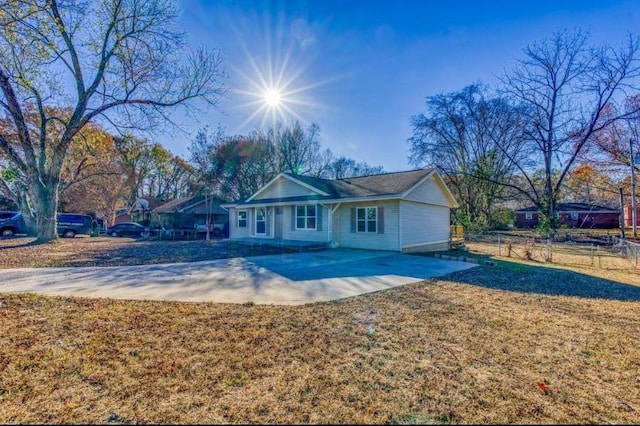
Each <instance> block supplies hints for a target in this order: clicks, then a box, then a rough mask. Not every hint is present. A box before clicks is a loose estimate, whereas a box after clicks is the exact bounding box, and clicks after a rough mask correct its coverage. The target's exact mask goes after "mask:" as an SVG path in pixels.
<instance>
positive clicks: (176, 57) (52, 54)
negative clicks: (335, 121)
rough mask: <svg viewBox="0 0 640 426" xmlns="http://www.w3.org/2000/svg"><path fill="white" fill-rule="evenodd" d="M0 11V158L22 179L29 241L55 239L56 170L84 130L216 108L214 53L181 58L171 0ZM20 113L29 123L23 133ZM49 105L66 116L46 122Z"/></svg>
mask: <svg viewBox="0 0 640 426" xmlns="http://www.w3.org/2000/svg"><path fill="white" fill-rule="evenodd" d="M0 11H1V13H0V108H1V109H2V112H3V115H4V116H5V118H7V119H9V120H10V122H11V123H12V124H13V129H12V132H13V133H14V134H15V135H16V137H17V140H18V144H17V145H15V144H11V143H10V142H9V140H10V136H9V135H7V134H5V133H2V134H0V151H1V152H2V153H3V155H4V157H3V158H6V159H7V161H8V162H10V164H11V166H12V167H14V168H15V169H16V170H17V171H18V172H19V173H21V174H22V175H23V176H24V178H25V182H26V191H27V197H26V199H27V201H28V202H27V207H28V208H29V209H30V210H32V211H33V212H34V213H35V215H34V216H35V218H36V234H37V238H38V241H41V242H44V241H50V240H54V239H56V238H57V235H56V208H57V204H58V187H59V184H60V172H61V169H62V166H63V163H64V160H65V157H66V154H67V151H68V149H69V145H70V144H71V143H72V141H73V137H74V135H76V134H77V133H78V132H79V131H80V130H81V129H82V128H83V127H84V126H85V125H86V124H87V123H89V122H90V121H92V120H96V119H104V120H106V121H108V122H109V123H111V124H112V125H114V126H116V127H123V126H125V127H135V128H148V127H149V126H152V125H155V124H157V123H158V122H159V121H158V119H161V120H169V116H168V113H169V112H170V111H172V110H173V107H178V106H185V107H189V106H191V107H193V106H195V104H194V103H193V102H192V101H197V100H199V101H202V102H204V103H205V104H209V105H217V104H218V102H219V99H220V96H221V95H222V94H223V92H224V85H223V84H221V79H222V78H223V77H224V73H223V71H222V69H221V59H220V55H219V53H218V52H217V51H204V50H199V51H197V52H194V53H191V54H188V55H186V56H183V55H182V53H183V52H184V51H185V42H184V40H185V38H184V35H183V34H182V33H181V32H179V31H177V30H176V29H175V24H176V22H177V16H178V14H177V9H176V7H175V5H174V2H173V1H170V0H104V1H100V2H86V1H81V0H67V1H64V2H62V1H60V0H47V1H38V0H0ZM29 105H33V106H34V107H35V109H36V111H37V112H38V115H39V120H38V122H37V124H36V125H35V126H32V127H30V125H29V123H28V122H27V121H26V120H25V114H24V109H25V108H26V107H27V106H29ZM51 106H58V107H60V106H63V107H67V106H71V109H72V114H71V115H70V116H69V117H60V116H57V115H55V114H50V113H49V112H48V111H50V109H49V108H48V107H51ZM53 125H55V126H56V127H62V131H61V132H60V135H59V136H51V134H50V132H49V129H50V127H51V126H53ZM34 132H35V135H36V136H32V134H33V133H34Z"/></svg>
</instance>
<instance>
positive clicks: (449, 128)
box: [409, 84, 527, 228]
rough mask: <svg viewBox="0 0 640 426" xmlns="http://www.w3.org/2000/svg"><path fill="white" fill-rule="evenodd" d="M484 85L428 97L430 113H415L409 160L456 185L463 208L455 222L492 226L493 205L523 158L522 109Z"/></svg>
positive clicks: (524, 156) (454, 188) (455, 191)
mask: <svg viewBox="0 0 640 426" xmlns="http://www.w3.org/2000/svg"><path fill="white" fill-rule="evenodd" d="M485 91H486V89H485V88H484V87H483V86H482V85H480V84H473V85H471V86H467V87H465V88H464V89H462V90H461V91H459V92H453V93H448V94H442V95H436V96H431V97H429V98H427V108H428V113H427V115H425V114H418V115H415V116H413V117H411V123H412V125H413V136H412V137H411V138H409V143H410V145H411V153H410V161H411V162H412V163H413V164H415V165H417V166H425V165H426V166H432V167H437V168H438V169H439V170H440V172H441V173H443V175H444V176H445V178H446V179H447V182H448V183H449V184H450V186H451V187H452V189H453V191H454V193H455V195H456V198H457V199H458V200H460V202H461V208H460V209H458V211H457V212H456V214H457V218H456V219H457V221H458V222H459V223H461V224H464V225H465V226H467V227H469V226H472V225H473V226H475V227H478V228H485V227H486V226H488V224H489V221H490V216H491V212H492V209H493V207H494V204H495V203H496V201H498V200H500V199H501V197H502V196H503V194H504V190H505V187H506V186H509V185H512V186H513V185H515V182H513V181H512V180H511V177H512V175H513V172H514V171H515V166H514V161H525V159H526V156H527V153H526V151H524V150H523V139H522V136H521V135H522V132H523V130H522V129H523V126H524V123H523V122H522V115H521V114H520V111H519V110H518V108H516V107H514V106H513V105H511V104H509V103H508V102H507V101H506V100H504V99H501V98H499V97H494V98H489V97H487V96H485Z"/></svg>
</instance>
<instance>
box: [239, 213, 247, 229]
mask: <svg viewBox="0 0 640 426" xmlns="http://www.w3.org/2000/svg"><path fill="white" fill-rule="evenodd" d="M246 227H247V211H246V210H238V228H246Z"/></svg>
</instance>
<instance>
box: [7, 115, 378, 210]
mask: <svg viewBox="0 0 640 426" xmlns="http://www.w3.org/2000/svg"><path fill="white" fill-rule="evenodd" d="M68 113H70V110H67V111H66V112H64V111H57V112H56V114H59V115H64V114H68ZM2 126H6V123H5V122H3V121H2V120H0V130H2ZM4 131H5V133H6V134H8V135H11V132H9V131H8V130H6V129H5V130H4ZM319 132H320V129H319V127H318V125H316V124H312V125H311V126H309V127H308V128H306V129H305V128H303V127H302V126H301V125H300V124H299V123H298V122H295V123H292V124H290V125H288V126H284V125H278V126H277V127H274V128H270V129H267V130H256V131H253V132H250V133H249V134H248V135H227V134H225V132H224V129H223V128H222V127H218V128H216V130H215V131H210V130H209V128H203V129H201V130H200V131H199V132H198V133H197V134H196V136H195V138H194V140H193V141H192V142H191V144H190V146H189V152H190V157H189V158H188V159H184V158H182V157H180V156H178V155H174V154H172V153H171V152H170V151H168V150H167V149H166V148H164V147H163V146H162V145H161V144H160V143H158V142H151V141H149V140H147V139H145V138H141V137H137V136H134V135H132V134H125V135H123V136H113V135H111V134H109V133H108V132H107V131H106V130H104V129H103V128H101V127H100V126H98V125H95V124H89V125H87V126H85V127H84V128H83V130H82V131H81V132H79V133H78V134H77V135H76V136H75V139H74V141H73V142H74V143H73V144H71V145H70V149H69V152H68V153H67V155H66V158H65V161H64V163H63V166H62V168H61V170H62V171H61V175H60V186H59V193H58V195H59V197H58V210H59V211H72V212H80V213H91V214H95V215H96V216H99V217H101V218H105V219H106V220H107V222H108V223H112V222H113V220H114V218H115V214H116V211H117V210H118V209H121V208H129V207H130V206H133V205H134V203H135V201H136V200H137V199H138V198H149V197H151V198H156V199H159V200H172V199H175V198H180V197H187V196H192V195H197V194H202V193H207V194H209V195H211V194H214V195H217V196H219V197H221V198H223V199H225V200H229V201H231V200H237V199H241V198H245V197H248V196H249V195H251V194H253V193H254V192H255V191H257V190H258V189H259V188H260V186H262V185H264V184H265V183H267V182H268V181H269V180H271V179H272V178H273V177H274V176H275V175H277V174H278V173H280V172H290V173H294V174H304V175H309V176H316V177H325V178H347V177H353V176H362V175H367V174H375V173H381V172H383V169H382V167H380V166H369V165H368V164H367V163H365V162H357V161H355V160H353V159H350V158H346V157H343V156H341V157H336V156H334V155H333V154H332V152H331V151H330V150H329V149H322V147H321V145H320V140H319ZM0 167H1V168H2V172H3V173H2V178H1V179H0V197H2V198H1V199H0V201H1V202H2V205H3V206H6V208H20V206H24V205H26V204H28V203H29V200H28V198H27V195H28V191H27V190H26V187H27V184H26V181H25V179H26V176H25V175H24V174H22V173H20V172H19V171H17V170H16V169H15V168H12V167H11V165H10V163H9V162H6V161H4V160H3V158H2V156H1V154H0Z"/></svg>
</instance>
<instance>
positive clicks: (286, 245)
mask: <svg viewBox="0 0 640 426" xmlns="http://www.w3.org/2000/svg"><path fill="white" fill-rule="evenodd" d="M229 243H231V244H242V245H248V246H252V247H255V246H258V247H259V246H273V247H280V248H283V249H290V250H294V251H299V252H307V251H322V250H327V249H328V248H329V243H326V242H317V241H302V240H282V239H272V238H234V239H232V240H229Z"/></svg>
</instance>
